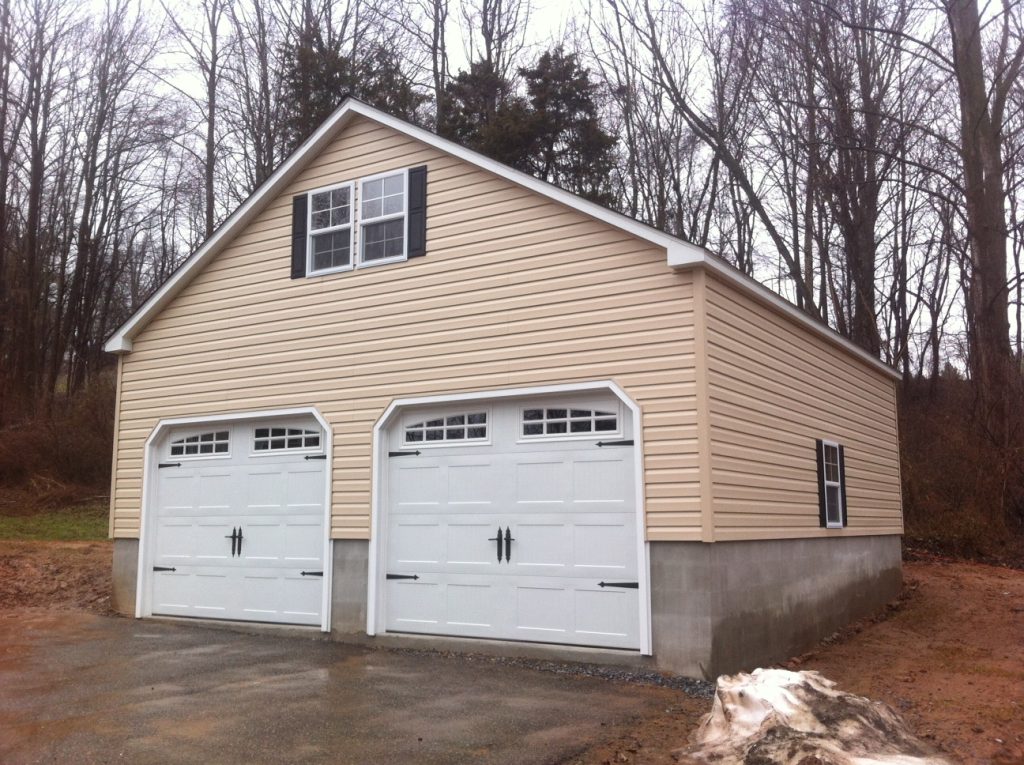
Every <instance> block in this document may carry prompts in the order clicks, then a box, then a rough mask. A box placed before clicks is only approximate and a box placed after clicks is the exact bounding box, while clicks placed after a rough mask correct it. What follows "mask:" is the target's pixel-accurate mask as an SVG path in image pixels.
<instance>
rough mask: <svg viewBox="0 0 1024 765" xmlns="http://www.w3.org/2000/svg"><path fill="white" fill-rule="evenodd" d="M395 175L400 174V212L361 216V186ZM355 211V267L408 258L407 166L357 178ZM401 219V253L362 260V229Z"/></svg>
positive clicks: (385, 263)
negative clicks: (356, 217) (371, 216)
mask: <svg viewBox="0 0 1024 765" xmlns="http://www.w3.org/2000/svg"><path fill="white" fill-rule="evenodd" d="M395 175H401V176H402V212H401V213H392V214H390V215H380V216H378V217H376V218H363V186H364V185H365V184H367V183H370V182H371V181H376V180H380V179H382V178H390V177H392V176H395ZM356 212H357V213H358V214H359V241H358V250H359V257H358V262H357V263H356V268H370V267H372V266H384V265H387V264H388V263H402V262H404V261H406V260H408V259H409V168H407V167H403V168H402V169H400V170H389V171H388V172H386V173H377V174H375V175H367V176H366V177H365V178H360V179H359V198H358V207H357V208H356ZM399 218H400V219H401V220H402V223H403V227H402V254H401V255H393V256H392V257H390V258H378V259H377V260H370V261H367V260H364V258H363V248H364V247H365V246H366V237H365V236H364V233H363V232H364V230H365V228H366V226H367V225H373V224H375V223H386V222H387V221H391V220H398V219H399Z"/></svg>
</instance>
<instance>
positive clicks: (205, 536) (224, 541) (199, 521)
mask: <svg viewBox="0 0 1024 765" xmlns="http://www.w3.org/2000/svg"><path fill="white" fill-rule="evenodd" d="M234 528H235V527H234V526H232V525H231V523H230V519H227V518H209V519H207V518H196V520H195V522H194V523H193V525H192V540H191V542H192V550H193V556H192V557H193V561H194V562H195V563H197V564H201V565H208V564H210V563H213V562H225V563H226V562H228V561H229V560H230V559H231V540H230V539H228V537H230V536H231V533H232V531H234Z"/></svg>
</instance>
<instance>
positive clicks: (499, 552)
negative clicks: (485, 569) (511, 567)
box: [487, 526, 501, 563]
mask: <svg viewBox="0 0 1024 765" xmlns="http://www.w3.org/2000/svg"><path fill="white" fill-rule="evenodd" d="M487 541H488V542H497V543H498V544H497V547H498V563H501V526H498V536H496V537H491V538H490V539H488V540H487Z"/></svg>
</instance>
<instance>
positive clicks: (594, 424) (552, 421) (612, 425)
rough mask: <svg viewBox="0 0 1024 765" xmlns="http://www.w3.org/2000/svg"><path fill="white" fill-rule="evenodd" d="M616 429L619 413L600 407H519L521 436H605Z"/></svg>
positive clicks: (616, 430) (617, 427) (617, 428)
mask: <svg viewBox="0 0 1024 765" xmlns="http://www.w3.org/2000/svg"><path fill="white" fill-rule="evenodd" d="M618 430H619V416H618V414H616V413H615V412H609V411H605V410H601V409H572V408H565V407H536V408H532V407H531V408H528V409H523V418H522V434H523V437H524V438H537V437H544V436H586V435H589V434H599V435H609V434H611V433H617V432H618Z"/></svg>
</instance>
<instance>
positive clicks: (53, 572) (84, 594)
mask: <svg viewBox="0 0 1024 765" xmlns="http://www.w3.org/2000/svg"><path fill="white" fill-rule="evenodd" d="M112 551H113V546H112V544H111V543H110V542H106V541H102V542H12V541H4V540H0V610H4V609H12V608H40V607H42V608H55V609H69V608H75V609H85V610H87V611H94V612H98V613H106V612H108V611H109V610H110V568H111V555H112Z"/></svg>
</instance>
